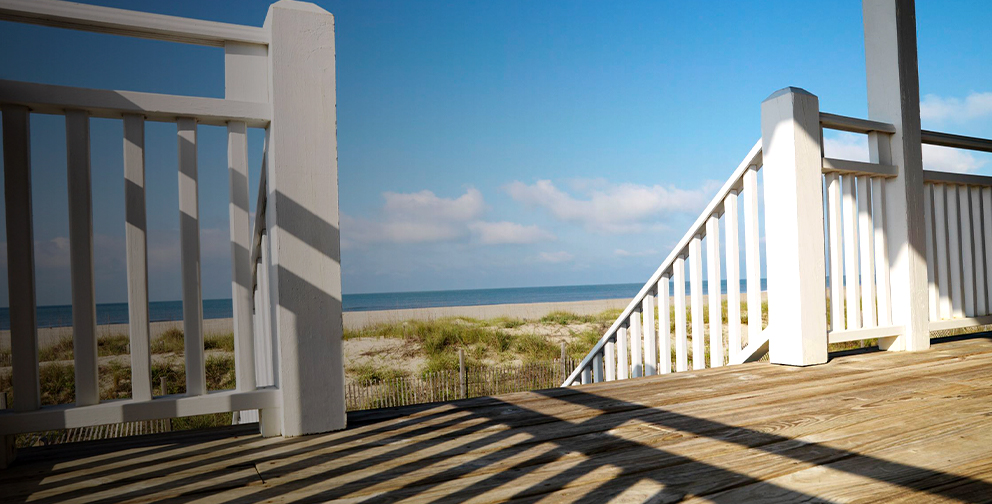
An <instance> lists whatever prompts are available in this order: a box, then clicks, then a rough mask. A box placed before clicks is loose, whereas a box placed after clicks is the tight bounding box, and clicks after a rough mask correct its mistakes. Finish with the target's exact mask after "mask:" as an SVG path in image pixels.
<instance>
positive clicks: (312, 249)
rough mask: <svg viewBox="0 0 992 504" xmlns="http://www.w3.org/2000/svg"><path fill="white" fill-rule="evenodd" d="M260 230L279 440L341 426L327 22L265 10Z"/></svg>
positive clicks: (313, 15) (312, 13) (316, 11)
mask: <svg viewBox="0 0 992 504" xmlns="http://www.w3.org/2000/svg"><path fill="white" fill-rule="evenodd" d="M265 28H266V29H267V30H269V32H270V36H271V42H270V45H269V56H268V68H269V97H270V103H271V106H272V122H271V124H270V126H269V143H268V156H269V157H268V162H267V177H268V179H267V191H268V193H267V201H268V202H267V208H266V212H265V219H266V229H267V230H268V236H269V244H268V248H269V252H270V260H271V263H272V264H271V266H270V271H269V277H268V278H269V292H270V296H269V301H270V303H271V310H272V311H271V313H272V314H273V317H274V320H273V321H272V327H273V328H274V330H275V332H276V338H277V341H278V343H279V349H278V352H279V359H280V363H279V380H278V383H279V388H280V389H281V391H282V398H283V406H282V420H283V421H282V434H283V435H284V436H299V435H304V434H312V433H319V432H326V431H330V430H335V429H342V428H344V427H345V400H344V399H345V396H344V392H345V390H344V364H343V355H342V335H343V325H342V319H341V246H340V233H339V219H338V187H337V180H338V176H337V138H336V137H337V133H336V127H337V124H336V115H335V108H336V102H335V99H336V98H335V67H334V17H333V16H332V15H331V14H330V13H328V12H326V11H324V10H323V9H320V8H319V7H317V6H315V5H313V4H309V3H302V2H294V1H289V0H280V1H279V2H276V3H275V4H273V5H271V6H270V7H269V12H268V16H266V19H265Z"/></svg>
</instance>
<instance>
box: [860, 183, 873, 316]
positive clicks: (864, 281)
mask: <svg viewBox="0 0 992 504" xmlns="http://www.w3.org/2000/svg"><path fill="white" fill-rule="evenodd" d="M856 180H857V184H858V234H859V236H858V245H859V246H860V252H859V257H860V259H861V279H860V280H861V323H862V326H863V327H875V326H876V325H878V319H877V318H876V316H875V306H876V305H875V228H874V224H873V223H872V215H871V182H870V181H869V179H868V177H858V178H857V179H856Z"/></svg>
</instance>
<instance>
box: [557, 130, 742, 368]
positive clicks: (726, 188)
mask: <svg viewBox="0 0 992 504" xmlns="http://www.w3.org/2000/svg"><path fill="white" fill-rule="evenodd" d="M760 165H761V142H760V141H758V142H757V143H755V145H754V147H752V148H751V150H750V151H749V152H748V154H747V156H745V157H744V160H743V161H741V163H740V164H739V165H738V166H737V169H735V170H734V173H733V174H732V175H731V176H730V178H729V179H728V180H727V182H726V183H724V185H723V187H722V188H720V190H719V191H717V194H716V196H714V197H713V199H712V200H711V201H710V203H709V204H708V205H707V206H706V209H705V210H703V213H702V214H701V215H700V216H699V218H698V219H696V222H695V223H694V224H693V226H692V227H691V228H690V230H689V232H687V233H686V234H685V235H684V236H683V237H682V240H681V241H679V244H678V245H677V246H676V248H674V249H673V250H672V252H671V254H669V255H668V257H667V258H666V259H665V261H664V262H662V263H661V266H659V267H658V269H656V270H655V272H654V273H653V274H652V275H651V278H650V279H648V281H647V282H646V283H645V284H644V286H643V287H641V290H640V291H639V292H638V294H637V295H636V296H634V298H633V299H632V300H631V301H630V303H629V304H628V305H627V308H625V309H624V310H623V312H622V313H621V314H620V316H619V317H618V318H617V320H616V321H615V322H613V325H612V326H610V328H609V329H607V330H606V332H605V333H603V337H602V338H600V340H599V341H598V342H596V345H595V346H593V350H592V351H590V353H589V354H587V355H586V357H585V358H584V359H583V361H582V362H580V363H579V365H578V366H576V369H575V370H573V371H572V375H569V378H568V379H567V380H568V381H565V382H563V385H562V386H567V385H564V384H566V383H571V381H574V379H575V378H576V376H578V372H579V368H581V367H582V366H586V365H588V362H587V361H586V359H588V361H589V362H591V361H592V355H593V353H595V352H598V351H600V350H601V349H602V347H603V345H605V344H606V340H607V339H608V338H609V337H610V336H611V335H612V334H613V331H615V330H616V329H617V327H619V325H620V324H621V323H622V322H623V321H624V320H626V318H627V317H629V316H630V313H631V312H633V310H634V308H635V307H636V306H639V305H640V303H641V300H642V299H643V298H644V296H645V295H646V294H647V292H648V291H650V290H652V289H654V288H655V284H656V283H657V282H658V280H660V279H661V275H662V273H664V272H666V271H668V270H669V269H670V268H671V267H672V265H673V263H674V261H675V259H676V256H677V255H679V254H682V255H684V252H685V248H686V247H687V246H688V244H689V240H690V239H691V238H692V236H693V235H694V234H696V233H697V232H698V231H699V230H700V229H702V227H703V225H704V224H705V223H706V219H707V218H708V217H709V216H710V215H712V214H713V213H718V212H719V210H720V208H721V206H722V205H723V200H724V198H726V196H727V195H728V194H730V192H731V191H738V190H740V189H741V185H742V180H741V179H742V177H743V176H744V173H745V172H746V171H747V170H750V169H752V167H755V166H760ZM759 296H760V293H759Z"/></svg>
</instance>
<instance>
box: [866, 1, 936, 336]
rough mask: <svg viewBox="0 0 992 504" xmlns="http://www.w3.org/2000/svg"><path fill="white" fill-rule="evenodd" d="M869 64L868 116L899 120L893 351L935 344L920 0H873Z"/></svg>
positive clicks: (888, 195) (892, 239)
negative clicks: (898, 331) (898, 332)
mask: <svg viewBox="0 0 992 504" xmlns="http://www.w3.org/2000/svg"><path fill="white" fill-rule="evenodd" d="M862 12H863V16H862V17H863V21H864V30H865V67H866V70H867V77H868V118H869V119H872V120H875V121H883V122H887V123H892V124H893V125H894V126H895V128H896V132H895V134H893V135H892V142H891V150H892V164H894V165H895V166H896V167H897V168H898V176H897V177H895V178H890V179H887V180H886V181H885V183H884V184H883V185H884V190H885V215H886V229H885V231H886V233H885V234H886V241H887V242H888V246H889V250H888V253H889V271H890V275H889V281H890V286H891V294H892V300H891V309H892V323H893V324H896V325H901V326H904V327H905V332H904V333H903V335H902V336H899V337H897V338H885V339H882V340H880V341H879V347H880V348H883V349H889V350H924V349H927V348H929V347H930V328H929V323H928V318H929V317H928V315H929V307H928V304H929V294H928V285H927V261H926V230H925V229H924V227H923V226H921V225H919V223H921V222H923V153H922V146H921V143H920V80H919V70H918V68H917V59H916V7H915V5H914V2H913V0H865V1H863V2H862Z"/></svg>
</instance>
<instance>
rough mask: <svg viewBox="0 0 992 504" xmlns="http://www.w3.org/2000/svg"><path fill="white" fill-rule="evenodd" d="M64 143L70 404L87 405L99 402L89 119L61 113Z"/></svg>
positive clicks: (79, 114)
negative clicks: (72, 366) (73, 394)
mask: <svg viewBox="0 0 992 504" xmlns="http://www.w3.org/2000/svg"><path fill="white" fill-rule="evenodd" d="M65 139H66V158H67V159H66V168H67V172H68V174H67V175H68V187H69V257H70V268H71V273H72V351H73V359H74V361H75V378H76V405H77V406H87V405H90V404H96V403H98V402H100V376H99V367H98V365H97V342H96V300H95V291H94V286H93V191H92V182H91V178H90V118H89V114H87V113H86V112H84V111H81V110H66V111H65Z"/></svg>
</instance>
